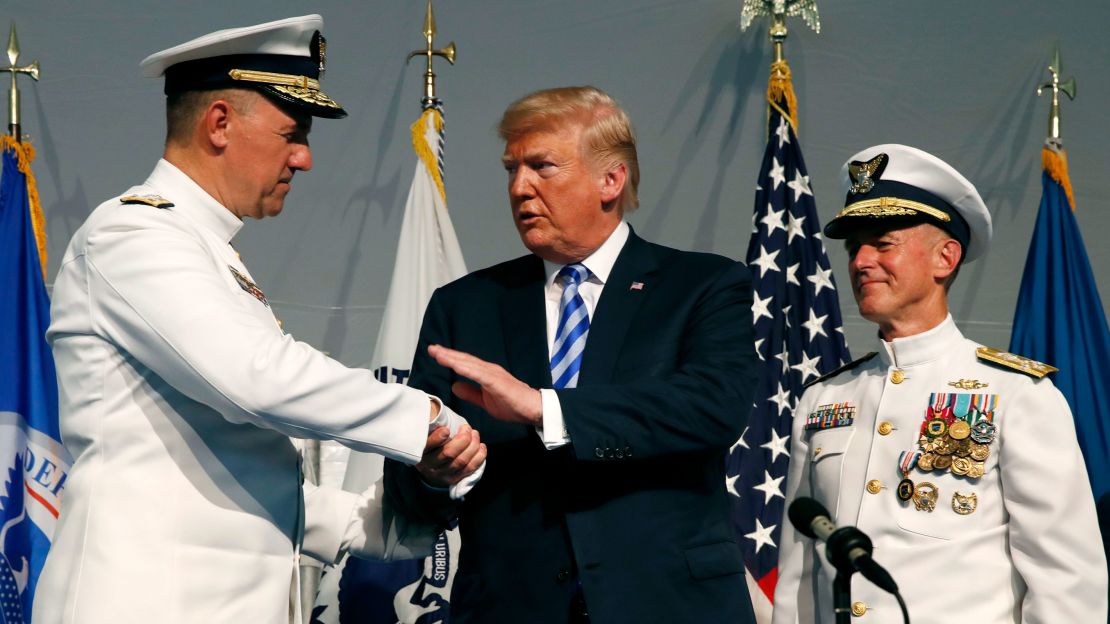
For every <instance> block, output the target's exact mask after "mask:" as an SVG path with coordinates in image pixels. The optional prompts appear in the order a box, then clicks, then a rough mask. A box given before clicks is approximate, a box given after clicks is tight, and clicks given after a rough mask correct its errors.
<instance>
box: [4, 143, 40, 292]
mask: <svg viewBox="0 0 1110 624" xmlns="http://www.w3.org/2000/svg"><path fill="white" fill-rule="evenodd" d="M7 150H14V151H15V157H16V162H17V163H18V165H19V171H20V172H21V173H23V175H24V176H26V177H27V200H28V203H29V204H31V228H32V229H33V230H34V231H35V243H36V245H37V246H38V249H39V262H40V264H41V265H42V267H41V268H42V280H43V281H44V282H45V281H46V218H45V217H44V216H43V214H42V204H41V203H39V188H38V184H37V183H36V182H35V174H34V173H32V172H31V161H32V160H34V159H35V148H34V147H32V146H31V144H30V143H21V142H19V141H16V140H15V139H14V138H13V137H11V136H8V135H6V134H5V135H0V151H7Z"/></svg>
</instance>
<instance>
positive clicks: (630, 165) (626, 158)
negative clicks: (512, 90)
mask: <svg viewBox="0 0 1110 624" xmlns="http://www.w3.org/2000/svg"><path fill="white" fill-rule="evenodd" d="M567 123H575V124H578V125H579V126H580V127H581V128H582V140H581V146H582V151H583V154H582V155H583V156H584V157H585V158H586V160H587V161H588V162H590V163H591V164H592V165H593V166H594V167H596V168H597V169H599V170H600V171H605V172H608V171H611V170H612V169H613V168H614V167H616V166H617V165H618V164H623V165H624V166H625V168H626V169H627V171H628V176H627V178H626V179H625V184H624V189H623V190H622V191H621V196H620V198H619V199H618V202H617V208H618V209H620V210H621V211H622V212H630V211H632V210H635V209H636V207H637V206H639V204H640V200H639V198H638V197H637V196H636V189H637V187H638V186H639V184H640V163H639V160H638V159H637V156H636V135H635V134H634V133H633V131H632V122H631V121H630V120H629V118H628V113H626V112H624V109H623V108H621V107H620V104H617V101H616V100H614V99H613V98H612V97H611V96H610V95H609V94H608V93H605V92H604V91H602V90H601V89H598V88H597V87H590V86H585V87H558V88H554V89H543V90H542V91H536V92H535V93H530V94H528V95H526V96H524V97H522V98H520V99H519V100H517V101H515V102H513V103H512V104H510V105H509V108H507V109H506V110H505V113H504V114H503V115H502V116H501V122H500V123H499V124H498V125H497V132H498V134H499V135H500V136H501V138H502V139H503V140H505V141H509V140H510V139H513V138H516V137H520V136H522V135H524V134H528V133H530V132H537V131H544V130H551V129H554V128H557V127H560V126H562V125H565V124H567Z"/></svg>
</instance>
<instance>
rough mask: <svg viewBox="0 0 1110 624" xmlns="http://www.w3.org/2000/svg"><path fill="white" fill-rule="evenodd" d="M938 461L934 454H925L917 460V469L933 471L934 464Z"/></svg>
mask: <svg viewBox="0 0 1110 624" xmlns="http://www.w3.org/2000/svg"><path fill="white" fill-rule="evenodd" d="M936 459H937V456H936V455H933V454H932V453H925V454H924V455H922V456H921V458H920V459H918V460H917V467H918V468H920V469H922V470H924V471H926V472H928V471H930V470H932V469H933V462H935V461H936Z"/></svg>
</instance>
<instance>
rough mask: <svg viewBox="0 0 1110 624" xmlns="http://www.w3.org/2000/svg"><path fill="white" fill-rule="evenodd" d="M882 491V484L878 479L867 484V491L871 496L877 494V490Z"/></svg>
mask: <svg viewBox="0 0 1110 624" xmlns="http://www.w3.org/2000/svg"><path fill="white" fill-rule="evenodd" d="M882 489H883V484H882V482H881V481H879V480H878V479H872V480H870V481H868V482H867V491H868V492H871V493H872V494H878V493H879V490H882Z"/></svg>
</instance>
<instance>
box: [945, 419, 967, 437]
mask: <svg viewBox="0 0 1110 624" xmlns="http://www.w3.org/2000/svg"><path fill="white" fill-rule="evenodd" d="M948 435H950V436H952V438H953V439H955V440H963V439H964V438H966V437H967V436H969V435H971V425H969V424H967V422H966V421H963V420H957V421H955V422H953V423H952V424H951V425H949V426H948Z"/></svg>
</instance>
